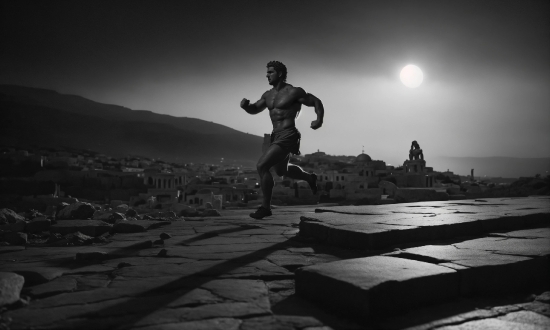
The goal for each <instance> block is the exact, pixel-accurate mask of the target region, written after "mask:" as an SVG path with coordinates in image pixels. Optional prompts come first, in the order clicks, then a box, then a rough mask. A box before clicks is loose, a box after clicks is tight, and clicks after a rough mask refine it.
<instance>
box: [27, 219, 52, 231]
mask: <svg viewBox="0 0 550 330" xmlns="http://www.w3.org/2000/svg"><path fill="white" fill-rule="evenodd" d="M50 225H51V221H50V220H48V219H45V218H36V219H33V220H32V221H30V222H28V223H27V226H26V229H25V230H26V231H27V232H29V233H39V232H42V231H48V230H50Z"/></svg>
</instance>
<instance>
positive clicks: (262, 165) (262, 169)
mask: <svg viewBox="0 0 550 330" xmlns="http://www.w3.org/2000/svg"><path fill="white" fill-rule="evenodd" d="M256 169H257V170H258V173H265V172H268V171H269V167H268V166H267V164H266V163H258V164H256Z"/></svg>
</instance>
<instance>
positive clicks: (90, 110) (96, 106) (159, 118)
mask: <svg viewBox="0 0 550 330" xmlns="http://www.w3.org/2000/svg"><path fill="white" fill-rule="evenodd" d="M0 93H1V94H4V95H6V96H7V97H9V101H12V102H14V103H20V104H28V105H38V106H44V107H48V108H53V109H60V110H65V111H69V112H73V113H78V114H83V115H92V116H95V117H100V118H103V119H112V120H123V121H143V122H149V123H159V124H168V125H171V126H174V127H177V128H180V129H184V130H187V131H193V132H198V133H202V134H227V133H236V134H246V133H243V132H240V131H237V130H235V129H233V128H230V127H227V126H223V125H220V124H216V123H212V122H208V121H205V120H201V119H196V118H188V117H175V116H170V115H164V114H158V113H155V112H152V111H149V110H132V109H129V108H126V107H123V106H119V105H112V104H105V103H99V102H95V101H92V100H89V99H86V98H84V97H82V96H78V95H70V94H60V93H58V92H56V91H53V90H49V89H42V88H32V87H23V86H16V85H0Z"/></svg>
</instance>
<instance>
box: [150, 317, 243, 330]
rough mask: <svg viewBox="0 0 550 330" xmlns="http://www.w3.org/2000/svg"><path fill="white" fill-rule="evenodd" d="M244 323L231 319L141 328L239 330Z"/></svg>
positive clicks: (155, 329) (159, 329) (156, 329)
mask: <svg viewBox="0 0 550 330" xmlns="http://www.w3.org/2000/svg"><path fill="white" fill-rule="evenodd" d="M241 323H242V321H241V320H239V319H231V318H216V319H209V320H200V321H189V322H179V323H167V324H159V325H153V326H147V327H142V328H140V329H141V330H181V329H186V330H239V327H240V325H241Z"/></svg>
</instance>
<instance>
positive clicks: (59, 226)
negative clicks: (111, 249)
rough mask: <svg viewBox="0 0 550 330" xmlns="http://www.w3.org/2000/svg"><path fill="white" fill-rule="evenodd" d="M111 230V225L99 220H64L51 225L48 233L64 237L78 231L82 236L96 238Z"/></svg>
mask: <svg viewBox="0 0 550 330" xmlns="http://www.w3.org/2000/svg"><path fill="white" fill-rule="evenodd" d="M111 228H112V226H111V225H109V224H108V223H106V222H103V221H100V220H64V221H59V222H57V223H56V224H55V225H51V226H50V232H51V233H59V234H61V235H66V234H70V233H74V232H77V231H79V232H81V233H83V234H84V235H88V236H92V237H96V236H99V235H101V234H104V233H107V232H109V231H110V230H111Z"/></svg>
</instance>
